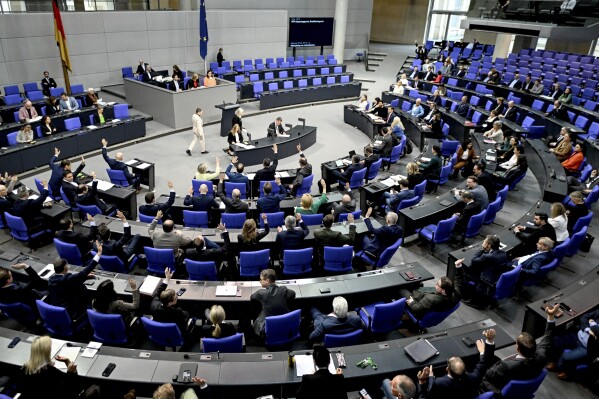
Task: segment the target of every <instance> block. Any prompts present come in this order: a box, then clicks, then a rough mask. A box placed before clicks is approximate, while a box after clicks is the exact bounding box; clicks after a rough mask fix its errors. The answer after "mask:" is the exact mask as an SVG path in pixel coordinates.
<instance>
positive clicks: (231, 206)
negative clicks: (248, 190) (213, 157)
mask: <svg viewBox="0 0 599 399" xmlns="http://www.w3.org/2000/svg"><path fill="white" fill-rule="evenodd" d="M224 182H225V179H224V176H223V175H222V174H221V176H220V182H219V183H218V193H217V195H218V197H219V198H220V200H221V201H222V202H223V203H224V204H225V213H247V211H248V210H249V209H250V207H249V206H248V204H247V203H246V202H244V201H243V200H242V199H241V191H239V190H238V189H234V190H233V191H232V192H231V198H227V194H226V193H225V183H224Z"/></svg>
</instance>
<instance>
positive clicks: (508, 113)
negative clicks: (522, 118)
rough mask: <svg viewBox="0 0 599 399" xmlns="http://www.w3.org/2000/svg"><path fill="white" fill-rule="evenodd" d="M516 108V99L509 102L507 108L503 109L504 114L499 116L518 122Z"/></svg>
mask: <svg viewBox="0 0 599 399" xmlns="http://www.w3.org/2000/svg"><path fill="white" fill-rule="evenodd" d="M517 110H518V109H517V108H516V103H515V102H514V100H510V101H508V103H507V108H506V109H505V111H503V114H500V115H499V116H498V118H499V119H506V120H508V121H511V122H516V118H517V117H518V112H517Z"/></svg>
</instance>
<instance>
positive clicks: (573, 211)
mask: <svg viewBox="0 0 599 399" xmlns="http://www.w3.org/2000/svg"><path fill="white" fill-rule="evenodd" d="M566 210H567V211H568V212H569V213H568V231H570V232H572V229H573V228H574V225H575V224H576V221H577V220H578V219H580V218H581V217H584V216H586V215H588V214H589V208H587V206H586V205H585V204H580V205H574V206H572V205H569V204H566Z"/></svg>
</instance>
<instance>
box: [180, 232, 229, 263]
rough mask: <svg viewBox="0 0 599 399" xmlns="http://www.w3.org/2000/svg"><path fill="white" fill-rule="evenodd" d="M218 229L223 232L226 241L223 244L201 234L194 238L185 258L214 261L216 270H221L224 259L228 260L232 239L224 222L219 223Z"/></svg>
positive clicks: (222, 235)
mask: <svg viewBox="0 0 599 399" xmlns="http://www.w3.org/2000/svg"><path fill="white" fill-rule="evenodd" d="M216 231H217V232H220V233H221V237H222V239H223V241H224V244H223V245H222V246H220V245H218V244H217V243H215V242H212V241H210V240H209V239H208V238H206V237H204V236H202V234H199V235H198V236H196V237H195V238H194V239H193V242H192V246H191V248H188V249H186V250H185V258H186V259H191V260H195V261H199V262H208V261H213V262H214V263H215V265H216V270H217V271H220V270H221V263H222V261H224V260H227V254H228V252H229V250H230V249H231V241H230V239H229V232H228V231H227V230H226V229H225V226H224V225H223V224H219V225H218V226H217V228H216ZM223 274H224V270H223Z"/></svg>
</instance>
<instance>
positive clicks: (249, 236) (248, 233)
mask: <svg viewBox="0 0 599 399" xmlns="http://www.w3.org/2000/svg"><path fill="white" fill-rule="evenodd" d="M262 220H263V221H264V231H258V228H257V226H256V221H255V220H254V219H247V220H246V221H245V223H244V224H243V228H242V229H241V234H237V244H239V250H240V252H241V251H250V250H254V249H255V248H254V247H255V246H256V245H257V244H258V242H259V241H260V240H261V239H263V238H264V237H266V236H267V235H268V233H270V229H269V227H268V219H267V217H266V214H265V213H263V214H262Z"/></svg>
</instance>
